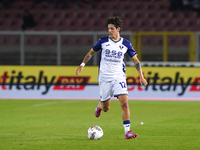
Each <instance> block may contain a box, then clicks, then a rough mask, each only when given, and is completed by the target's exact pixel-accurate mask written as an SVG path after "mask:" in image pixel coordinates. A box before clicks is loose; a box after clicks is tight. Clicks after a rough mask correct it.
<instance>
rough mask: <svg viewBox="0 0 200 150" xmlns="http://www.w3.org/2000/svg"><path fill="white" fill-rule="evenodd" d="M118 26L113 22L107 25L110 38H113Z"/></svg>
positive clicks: (118, 29) (117, 31)
mask: <svg viewBox="0 0 200 150" xmlns="http://www.w3.org/2000/svg"><path fill="white" fill-rule="evenodd" d="M119 31H120V28H116V27H115V26H114V25H113V24H109V25H108V32H109V35H110V37H111V38H112V39H115V38H116V37H117V36H118V34H119Z"/></svg>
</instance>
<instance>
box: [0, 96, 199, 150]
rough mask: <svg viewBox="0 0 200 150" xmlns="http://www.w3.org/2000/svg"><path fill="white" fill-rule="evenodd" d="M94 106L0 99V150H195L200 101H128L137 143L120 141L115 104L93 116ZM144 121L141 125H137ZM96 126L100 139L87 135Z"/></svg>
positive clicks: (118, 112) (77, 102)
mask: <svg viewBox="0 0 200 150" xmlns="http://www.w3.org/2000/svg"><path fill="white" fill-rule="evenodd" d="M97 103H98V101H97V100H96V101H91V100H90V101H89V100H88V101H86V100H0V150H90V149H91V150H94V149H95V150H100V149H103V150H114V149H115V150H127V149H135V150H199V149H200V102H198V101H129V107H130V110H131V128H132V129H133V132H135V133H138V137H137V138H135V139H129V140H125V139H124V129H123V124H122V119H121V107H120V105H119V101H115V100H113V101H111V108H110V110H109V111H108V112H106V113H105V112H102V115H101V116H100V117H99V118H96V117H95V116H94V109H95V107H96V105H97ZM140 122H143V123H144V124H143V125H140ZM93 125H98V126H100V127H101V128H102V129H103V131H104V136H103V138H102V139H101V140H99V141H98V140H97V141H94V140H89V139H88V137H87V130H88V128H89V127H90V126H93Z"/></svg>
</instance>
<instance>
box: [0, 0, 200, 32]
mask: <svg viewBox="0 0 200 150" xmlns="http://www.w3.org/2000/svg"><path fill="white" fill-rule="evenodd" d="M25 10H30V11H31V13H32V14H33V16H34V18H35V20H36V21H37V23H38V24H37V26H35V27H33V28H29V29H28V30H47V31H48V30H58V31H59V30H62V31H73V30H76V31H77V30H78V31H88V30H93V31H95V30H98V31H99V30H106V27H105V20H106V18H107V17H109V16H112V15H119V16H120V17H121V18H122V19H123V20H124V21H125V24H124V30H125V31H166V30H167V31H174V30H175V31H177V30H178V31H185V29H186V30H192V31H199V30H200V28H199V26H198V25H195V23H194V21H196V22H199V20H200V19H199V13H198V12H195V11H185V12H184V11H173V12H171V11H169V1H168V0H123V1H119V0H111V1H107V0H99V1H97V2H96V3H95V4H94V5H91V4H90V3H89V2H86V1H84V0H83V1H82V2H81V3H80V5H77V3H76V1H71V2H70V3H69V5H67V6H66V7H64V8H63V7H62V5H61V4H59V5H57V4H55V3H53V2H52V3H48V2H44V1H42V2H39V3H36V4H34V3H33V1H32V0H13V1H12V3H11V4H10V5H9V6H8V7H5V8H2V9H1V10H0V30H21V24H22V15H23V12H24V11H25ZM126 20H131V21H133V23H132V22H131V21H127V22H126ZM102 21H103V22H102ZM90 22H92V23H90ZM169 22H170V23H169ZM99 23H101V24H102V25H104V27H101V25H98V24H99ZM65 25H66V26H67V27H65ZM149 25H150V26H149ZM88 26H89V27H88ZM180 26H181V27H180ZM177 27H180V28H177ZM90 28H91V29H90Z"/></svg>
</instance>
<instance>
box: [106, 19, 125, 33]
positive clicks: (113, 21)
mask: <svg viewBox="0 0 200 150" xmlns="http://www.w3.org/2000/svg"><path fill="white" fill-rule="evenodd" d="M108 24H113V25H115V27H116V28H118V27H120V28H121V30H122V26H123V21H122V19H121V18H120V17H119V16H113V17H109V18H108V19H107V25H108Z"/></svg>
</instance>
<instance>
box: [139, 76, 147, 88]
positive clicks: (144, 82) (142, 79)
mask: <svg viewBox="0 0 200 150" xmlns="http://www.w3.org/2000/svg"><path fill="white" fill-rule="evenodd" d="M140 84H141V85H143V84H144V86H147V84H148V83H147V81H146V80H145V78H144V77H140Z"/></svg>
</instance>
